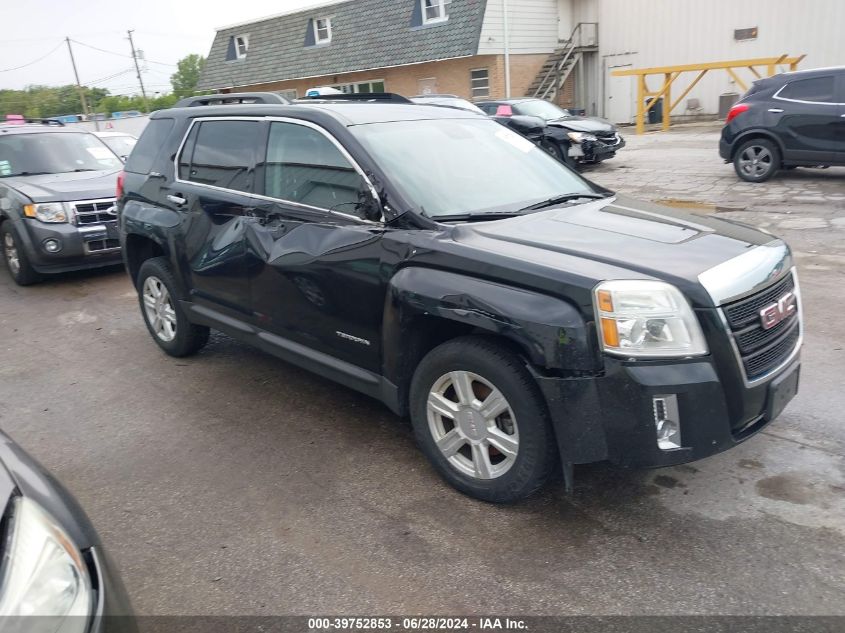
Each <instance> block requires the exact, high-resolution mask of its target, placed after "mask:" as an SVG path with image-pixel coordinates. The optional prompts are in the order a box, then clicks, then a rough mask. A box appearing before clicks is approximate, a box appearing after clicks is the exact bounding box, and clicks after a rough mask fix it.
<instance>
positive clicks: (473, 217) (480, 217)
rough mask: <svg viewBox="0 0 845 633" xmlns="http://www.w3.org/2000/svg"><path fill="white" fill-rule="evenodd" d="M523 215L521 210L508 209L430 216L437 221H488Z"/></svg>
mask: <svg viewBox="0 0 845 633" xmlns="http://www.w3.org/2000/svg"><path fill="white" fill-rule="evenodd" d="M520 215H522V213H520V212H519V211H506V212H501V213H456V214H454V215H433V216H429V217H430V218H431V219H432V220H435V221H436V222H486V221H488V220H490V221H492V220H504V219H507V218H515V217H517V216H520Z"/></svg>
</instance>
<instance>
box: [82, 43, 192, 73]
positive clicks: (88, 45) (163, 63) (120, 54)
mask: <svg viewBox="0 0 845 633" xmlns="http://www.w3.org/2000/svg"><path fill="white" fill-rule="evenodd" d="M73 42H74V43H75V44H79V45H80V46H85V47H86V48H90V49H92V50H95V51H99V52H101V53H108V54H109V55H117V56H118V57H125V58H126V59H133V57H132V55H125V54H123V53H116V52H115V51H107V50H106V49H104V48H99V47H97V46H91V45H90V44H86V43H85V42H79V41H77V40H73ZM144 61H145V62H147V63H150V64H158V65H159V66H171V67H173V68H176V64H167V63H165V62H156V61H153V60H151V59H145V60H144Z"/></svg>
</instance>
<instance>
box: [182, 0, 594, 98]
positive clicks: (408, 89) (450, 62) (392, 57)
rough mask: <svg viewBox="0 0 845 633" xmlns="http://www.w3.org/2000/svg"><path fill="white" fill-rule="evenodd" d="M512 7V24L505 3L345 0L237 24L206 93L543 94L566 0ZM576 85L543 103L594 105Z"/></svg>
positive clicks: (209, 66) (227, 34)
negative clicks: (581, 98)
mask: <svg viewBox="0 0 845 633" xmlns="http://www.w3.org/2000/svg"><path fill="white" fill-rule="evenodd" d="M510 3H511V5H513V9H512V10H509V11H508V20H507V21H506V20H504V17H503V16H504V12H503V10H502V7H503V2H502V0H345V1H342V2H333V3H328V4H323V5H319V6H317V7H312V8H309V9H305V10H299V11H295V12H291V13H286V14H282V15H277V16H272V17H268V18H264V19H261V20H257V21H253V22H249V23H243V24H237V25H233V26H228V27H225V28H221V29H220V30H218V32H217V36H216V37H215V40H214V43H213V45H212V47H211V50H210V52H209V55H208V61H207V63H206V67H205V70H204V72H203V74H202V77H201V80H200V84H199V88H200V89H203V90H209V89H211V90H217V91H220V92H230V91H242V90H258V91H273V92H280V93H282V94H284V95H286V96H289V97H302V96H304V95H305V92H306V90H308V89H309V88H313V87H318V86H333V87H336V88H339V89H341V90H343V91H344V92H378V91H387V92H395V93H399V94H403V95H406V96H412V95H416V94H427V93H449V94H456V95H459V96H461V97H465V98H467V99H475V100H479V99H486V98H502V97H505V96H507V95H508V93H509V94H510V95H512V96H515V97H516V96H524V95H529V94H534V93H535V92H536V86H537V84H538V81H539V80H540V79H541V78H542V77H543V76H544V75H548V74H549V72H548V68H549V64H550V63H551V61H553V60H554V59H556V58H559V57H560V51H561V50H562V49H563V46H562V45H563V44H565V41H564V42H562V41H561V37H560V32H561V25H560V16H559V6H558V0H510ZM567 28H568V27H567ZM505 33H507V42H508V45H507V47H506V46H505V41H506V38H505ZM578 44H579V49H578V54H579V55H585V54H588V53H589V52H590V51H591V50H597V49H595V48H593V46H594V45H595V42H594V41H591V42H586V44H587V45H586V46H580V44H582V42H579V43H578ZM506 58H507V59H509V60H510V63H509V70H510V73H509V76H508V73H506V72H505V65H506V64H505V59H506ZM555 72H556V71H555ZM559 79H562V78H559ZM567 79H568V81H566V80H563V81H561V82H560V83H561V84H562V85H560V86H557V85H555V86H554V90H553V91H552V93H547V94H545V95H543V96H545V97H546V98H550V99H555V100H557V101H558V102H559V103H561V104H562V105H566V106H572V105H576V106H579V107H586V106H584V105H580V104H576V103H575V89H576V81H575V73H570V74H569V75H568V77H567ZM551 83H555V82H551Z"/></svg>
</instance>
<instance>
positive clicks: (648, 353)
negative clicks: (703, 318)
mask: <svg viewBox="0 0 845 633" xmlns="http://www.w3.org/2000/svg"><path fill="white" fill-rule="evenodd" d="M594 294H595V304H596V313H597V314H596V315H597V318H598V321H599V332H600V338H601V342H602V347H603V349H604V351H605V352H607V353H609V354H615V355H618V356H629V357H647V358H656V357H664V358H665V357H681V356H700V355H702V354H706V353H707V351H708V350H707V341H705V340H704V334H703V333H702V331H701V325H699V323H698V319H697V318H696V317H695V314H694V313H693V311H692V308H691V307H690V305H689V302H688V301H687V300H686V298H684V296H683V295H682V294H681V291H680V290H678V289H677V288H675V286H672V285H671V284H667V283H664V282H662V281H650V280H617V281H605V282H603V283H600V284H599V285H598V286H596V288H595V291H594Z"/></svg>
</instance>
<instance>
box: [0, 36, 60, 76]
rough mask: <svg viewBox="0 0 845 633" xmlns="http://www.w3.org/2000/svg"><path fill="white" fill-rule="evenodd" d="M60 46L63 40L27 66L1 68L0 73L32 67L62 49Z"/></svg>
mask: <svg viewBox="0 0 845 633" xmlns="http://www.w3.org/2000/svg"><path fill="white" fill-rule="evenodd" d="M62 44H64V40H62V41H61V42H59V43H58V44H56V47H55V48H53V49H52V50H51V51H50V52H49V53H46V54H45V55H42V56H41V57H39V58H38V59H36V60H33V61H31V62H29V63H28V64H24V65H23V66H15V67H14V68H3V69H0V73H7V72H9V71H12V70H20V69H21V68H26V67H28V66H32V65H33V64H37V63H38V62H40V61H41V60H42V59H46V58H48V57H49V56H50V55H52V54H53V53H55V52H56V51H57V50H59V49H60V48H61V47H62Z"/></svg>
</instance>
